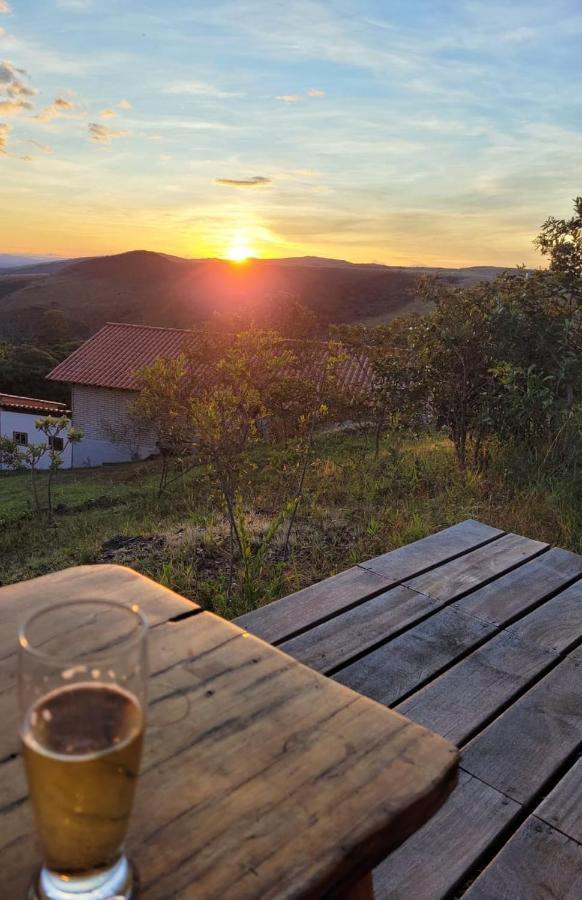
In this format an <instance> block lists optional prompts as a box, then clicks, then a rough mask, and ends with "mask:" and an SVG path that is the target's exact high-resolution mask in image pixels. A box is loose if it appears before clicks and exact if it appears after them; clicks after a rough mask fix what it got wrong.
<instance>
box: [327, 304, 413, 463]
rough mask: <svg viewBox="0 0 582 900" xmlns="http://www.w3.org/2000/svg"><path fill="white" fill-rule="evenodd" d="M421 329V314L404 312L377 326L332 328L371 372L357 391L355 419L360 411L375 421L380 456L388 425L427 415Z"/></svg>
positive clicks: (360, 415) (376, 451)
mask: <svg viewBox="0 0 582 900" xmlns="http://www.w3.org/2000/svg"><path fill="white" fill-rule="evenodd" d="M420 332H421V328H420V327H419V320H418V317H416V316H405V317H402V318H401V319H396V320H395V321H394V322H391V323H390V324H388V325H379V326H377V327H375V328H367V327H365V326H363V325H339V326H335V327H334V329H333V334H334V336H335V337H337V338H338V339H339V341H340V343H341V344H342V346H344V347H345V348H347V350H348V351H349V353H350V355H351V356H352V357H353V358H354V359H359V360H360V361H361V365H363V366H365V367H366V368H369V370H370V374H371V377H370V379H369V382H368V383H367V387H366V389H364V390H361V391H360V392H359V394H357V395H356V399H355V403H353V405H352V410H351V417H352V418H353V417H354V415H357V416H358V418H361V419H362V420H363V421H371V423H372V425H373V429H374V455H375V457H376V458H377V457H378V455H379V452H380V440H381V438H382V434H383V432H384V430H385V429H386V427H387V426H388V425H392V426H393V427H396V426H401V425H404V426H414V425H417V424H418V423H419V421H421V420H422V416H423V413H426V410H425V409H424V404H423V392H422V373H421V372H420V368H419V367H420V362H419V354H418V348H417V339H418V337H419V334H420Z"/></svg>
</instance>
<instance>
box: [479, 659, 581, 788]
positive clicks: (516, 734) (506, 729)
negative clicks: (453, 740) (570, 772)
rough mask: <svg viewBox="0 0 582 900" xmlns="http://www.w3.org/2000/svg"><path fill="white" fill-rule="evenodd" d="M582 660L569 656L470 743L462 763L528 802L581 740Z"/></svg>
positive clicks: (483, 777) (495, 785)
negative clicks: (575, 660) (576, 660)
mask: <svg viewBox="0 0 582 900" xmlns="http://www.w3.org/2000/svg"><path fill="white" fill-rule="evenodd" d="M581 696H582V665H580V664H577V663H576V662H574V661H573V660H568V659H566V660H564V661H563V662H561V663H560V664H559V665H558V666H556V668H554V669H552V671H551V672H549V674H547V675H546V676H545V677H544V678H542V679H541V680H540V681H539V682H537V684H535V685H534V686H533V687H532V688H531V689H530V690H529V691H528V692H527V693H526V694H524V695H523V696H522V697H521V698H520V699H518V700H517V701H516V702H515V703H514V704H513V705H512V706H510V707H509V709H507V710H506V711H505V712H504V713H502V714H501V715H500V716H499V717H498V718H497V719H496V720H495V721H494V722H492V723H491V725H489V726H488V727H487V728H486V729H485V730H484V731H483V732H481V734H479V735H477V737H476V738H474V739H473V740H472V741H471V742H470V743H469V744H468V745H467V747H466V749H465V751H464V754H463V768H464V769H465V770H466V771H468V772H470V773H471V774H473V775H475V776H477V777H478V778H481V779H482V780H483V781H486V782H487V784H490V785H492V786H493V787H495V788H496V789H497V790H499V791H502V792H503V793H504V794H506V795H507V796H508V797H511V798H512V799H514V800H517V801H519V802H520V803H527V802H528V801H530V800H532V798H533V797H534V795H535V794H536V793H537V792H538V791H539V790H541V789H542V788H543V786H544V784H545V783H546V782H547V780H548V779H549V778H550V777H551V775H552V774H553V773H554V772H556V771H557V770H558V769H559V767H560V766H561V765H563V764H564V763H565V762H566V760H567V759H568V757H569V756H570V755H571V754H573V753H575V752H576V750H577V748H578V747H579V746H580V743H581V742H582V716H581V715H580V697H581Z"/></svg>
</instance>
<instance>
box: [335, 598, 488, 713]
mask: <svg viewBox="0 0 582 900" xmlns="http://www.w3.org/2000/svg"><path fill="white" fill-rule="evenodd" d="M494 628H495V626H494V625H488V624H487V623H486V622H481V621H480V620H479V619H475V618H474V617H473V616H466V615H464V614H463V613H461V612H459V611H458V610H453V609H442V610H440V611H439V612H437V613H436V614H435V615H434V616H431V617H430V618H429V619H425V621H423V622H421V623H420V624H418V625H415V626H414V627H413V628H410V629H408V630H407V631H405V632H404V633H403V634H401V635H399V636H398V637H395V638H393V639H392V640H391V641H388V643H386V644H382V646H381V647H378V648H377V649H376V650H372V652H371V653H368V654H367V655H366V656H363V657H362V658H361V659H358V660H356V661H355V662H353V663H351V664H350V665H348V666H346V667H345V668H343V669H340V671H339V672H336V673H335V675H334V678H335V679H336V680H337V681H339V682H340V684H345V685H346V686H348V687H351V688H352V690H354V691H359V692H360V693H362V694H365V695H366V697H371V698H372V699H373V700H377V701H378V702H379V703H384V704H385V705H386V706H392V705H394V704H395V703H397V702H398V700H399V698H401V697H403V696H404V695H405V694H407V693H408V692H409V691H412V690H414V688H415V687H416V686H417V685H421V684H422V683H423V682H424V681H426V680H427V679H428V678H430V677H431V676H434V675H435V674H436V673H437V672H438V671H440V669H442V668H443V666H446V665H449V664H450V663H452V662H454V660H455V659H457V658H458V657H459V656H462V655H464V654H465V653H467V651H468V650H469V649H470V648H471V647H474V646H475V645H476V644H478V643H480V642H481V641H483V640H484V639H485V638H486V637H487V635H488V634H490V633H491V632H492V631H493V630H494Z"/></svg>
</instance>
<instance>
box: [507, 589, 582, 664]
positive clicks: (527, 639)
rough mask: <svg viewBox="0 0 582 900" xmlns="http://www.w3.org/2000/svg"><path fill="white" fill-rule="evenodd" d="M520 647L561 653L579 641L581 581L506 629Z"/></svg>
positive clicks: (580, 634)
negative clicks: (525, 645)
mask: <svg viewBox="0 0 582 900" xmlns="http://www.w3.org/2000/svg"><path fill="white" fill-rule="evenodd" d="M506 631H507V634H511V635H513V636H514V637H516V638H517V639H518V640H520V641H521V642H522V643H523V644H527V645H528V646H530V647H539V648H540V649H541V650H549V651H551V652H553V653H562V652H563V651H564V650H567V649H569V648H570V647H572V646H573V645H574V644H575V643H576V642H577V641H579V640H580V639H582V581H578V582H576V584H573V585H572V586H571V587H569V588H566V590H564V591H561V592H560V593H559V594H557V595H556V596H555V597H552V599H551V600H547V601H546V602H545V603H544V604H543V605H542V606H540V607H539V608H538V609H535V610H534V611H533V612H530V614H529V615H528V616H526V617H525V618H523V619H520V620H519V621H518V622H516V623H515V624H513V625H511V626H510V627H509V628H507V629H506Z"/></svg>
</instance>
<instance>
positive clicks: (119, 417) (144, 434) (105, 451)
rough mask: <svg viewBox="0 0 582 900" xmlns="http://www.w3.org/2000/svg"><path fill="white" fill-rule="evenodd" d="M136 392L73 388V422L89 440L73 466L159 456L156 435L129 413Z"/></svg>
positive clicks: (78, 450) (77, 451)
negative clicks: (141, 425)
mask: <svg viewBox="0 0 582 900" xmlns="http://www.w3.org/2000/svg"><path fill="white" fill-rule="evenodd" d="M135 396H136V394H135V392H134V391H119V390H112V389H110V388H99V387H89V386H87V385H80V384H75V385H73V386H72V394H71V407H72V422H73V425H74V426H75V428H80V429H81V431H82V432H83V433H84V435H85V437H84V439H83V441H82V442H81V443H80V444H78V445H77V446H76V447H75V449H74V461H73V465H99V464H101V463H103V462H123V461H129V460H132V459H144V458H145V457H146V456H150V455H151V454H152V453H155V452H156V439H155V434H154V433H153V432H152V431H151V430H149V429H144V428H140V427H139V426H138V425H137V423H136V422H134V420H133V419H132V417H131V415H130V413H129V406H130V404H131V403H132V401H133V400H134V399H135Z"/></svg>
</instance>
